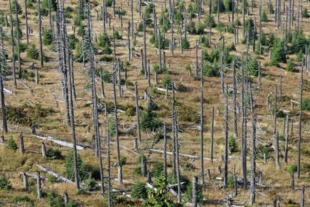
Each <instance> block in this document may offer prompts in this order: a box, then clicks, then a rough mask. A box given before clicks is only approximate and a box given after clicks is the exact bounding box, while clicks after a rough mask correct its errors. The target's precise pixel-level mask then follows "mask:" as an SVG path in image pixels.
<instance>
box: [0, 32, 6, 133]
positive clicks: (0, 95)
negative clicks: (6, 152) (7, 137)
mask: <svg viewBox="0 0 310 207" xmlns="http://www.w3.org/2000/svg"><path fill="white" fill-rule="evenodd" d="M0 35H1V38H2V29H0ZM2 55H4V54H2ZM3 57H4V56H3ZM2 64H4V58H3V60H1V61H0V68H2V67H1V66H2ZM0 98H1V111H2V129H3V132H4V133H5V134H6V133H7V132H8V125H7V119H6V106H5V96H4V86H3V75H2V71H0Z"/></svg>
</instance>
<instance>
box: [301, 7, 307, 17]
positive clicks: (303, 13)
mask: <svg viewBox="0 0 310 207" xmlns="http://www.w3.org/2000/svg"><path fill="white" fill-rule="evenodd" d="M301 15H302V17H303V18H308V17H309V13H308V9H307V8H304V10H302V13H301Z"/></svg>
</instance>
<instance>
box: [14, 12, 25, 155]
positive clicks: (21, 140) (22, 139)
mask: <svg viewBox="0 0 310 207" xmlns="http://www.w3.org/2000/svg"><path fill="white" fill-rule="evenodd" d="M16 8H17V7H16ZM19 141H20V153H22V154H24V153H25V147H24V136H23V133H22V132H21V133H20V134H19Z"/></svg>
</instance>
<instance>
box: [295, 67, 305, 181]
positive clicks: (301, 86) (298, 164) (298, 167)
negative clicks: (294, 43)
mask: <svg viewBox="0 0 310 207" xmlns="http://www.w3.org/2000/svg"><path fill="white" fill-rule="evenodd" d="M303 72H304V68H303V66H302V67H301V72H300V97H299V123H298V158H297V178H300V167H301V166H300V145H301V139H302V137H301V120H302V90H303Z"/></svg>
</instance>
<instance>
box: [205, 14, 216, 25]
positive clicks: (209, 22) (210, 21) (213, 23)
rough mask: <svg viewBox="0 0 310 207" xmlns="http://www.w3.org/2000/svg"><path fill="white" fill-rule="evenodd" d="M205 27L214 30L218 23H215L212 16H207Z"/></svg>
mask: <svg viewBox="0 0 310 207" xmlns="http://www.w3.org/2000/svg"><path fill="white" fill-rule="evenodd" d="M205 26H206V27H210V26H211V27H212V28H214V27H216V23H215V21H214V18H213V16H212V15H210V14H208V15H207V16H206V18H205Z"/></svg>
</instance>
